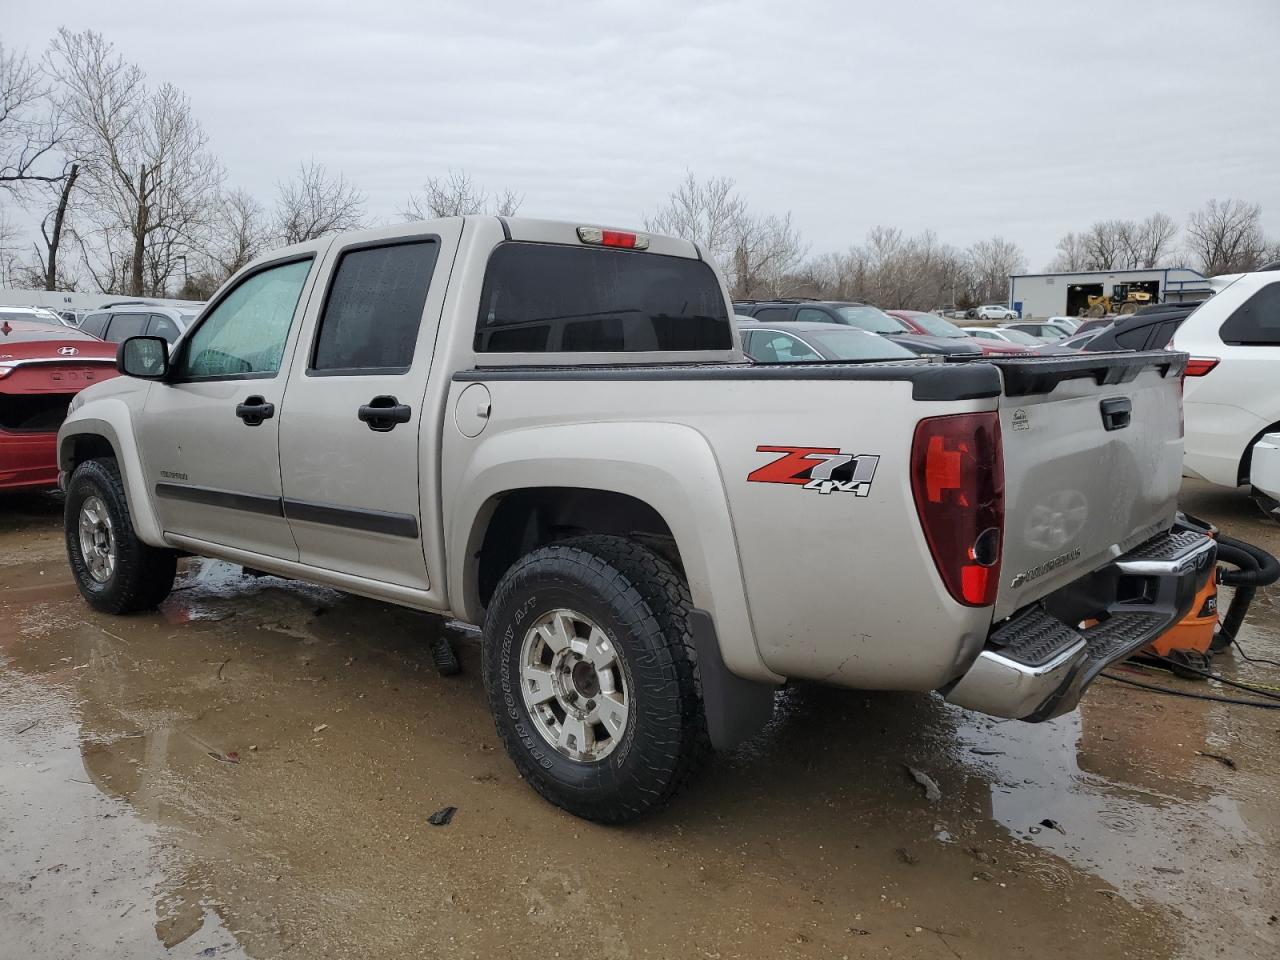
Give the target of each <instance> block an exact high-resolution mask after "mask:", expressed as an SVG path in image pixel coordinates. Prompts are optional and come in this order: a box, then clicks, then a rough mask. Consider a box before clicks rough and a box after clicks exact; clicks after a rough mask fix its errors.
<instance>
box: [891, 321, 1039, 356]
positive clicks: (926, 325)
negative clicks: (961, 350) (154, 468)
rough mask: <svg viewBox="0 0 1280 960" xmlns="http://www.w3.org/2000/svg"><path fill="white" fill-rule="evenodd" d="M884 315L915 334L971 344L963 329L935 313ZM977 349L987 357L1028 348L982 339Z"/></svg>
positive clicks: (1022, 345) (1013, 352) (1025, 351)
mask: <svg viewBox="0 0 1280 960" xmlns="http://www.w3.org/2000/svg"><path fill="white" fill-rule="evenodd" d="M885 313H887V314H889V316H891V317H896V318H897V319H899V320H901V321H902V322H903V323H905V324H906V325H907V326H908V327H910V328H911V329H912V330H913V331H914V332H915V333H923V334H927V335H928V336H931V337H942V338H944V339H952V340H956V339H959V340H966V341H969V342H973V338H972V337H970V336H969V334H967V333H966V332H965V331H964V330H963V329H961V328H960V327H957V326H956V325H955V324H954V323H952V322H951V321H950V320H946V319H944V318H942V317H940V316H938V315H937V314H936V313H925V312H924V311H922V310H886V311H885ZM978 349H980V350H981V351H982V352H983V353H984V354H986V355H988V356H992V355H996V354H1015V353H1027V352H1028V351H1029V350H1030V347H1029V346H1027V345H1025V344H1017V343H1008V342H1006V341H1003V340H992V339H982V340H980V341H978Z"/></svg>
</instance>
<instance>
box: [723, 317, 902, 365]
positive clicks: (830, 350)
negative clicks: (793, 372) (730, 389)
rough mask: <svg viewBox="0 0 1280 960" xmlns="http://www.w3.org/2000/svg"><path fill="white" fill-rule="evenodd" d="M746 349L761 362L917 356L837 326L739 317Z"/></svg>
mask: <svg viewBox="0 0 1280 960" xmlns="http://www.w3.org/2000/svg"><path fill="white" fill-rule="evenodd" d="M735 319H736V320H737V321H738V332H739V333H740V334H741V336H742V350H743V352H744V353H746V355H747V356H748V357H750V358H751V359H752V360H755V361H756V362H758V363H804V362H812V361H815V360H845V361H848V360H914V359H915V358H916V354H915V353H914V352H913V351H911V350H908V349H907V348H906V347H903V346H900V345H899V344H896V343H893V342H892V341H890V340H886V339H885V338H884V337H880V336H877V335H876V334H874V333H868V332H866V331H865V330H859V329H858V328H856V327H847V326H838V325H836V324H834V323H788V324H785V325H783V324H777V323H772V324H771V323H761V322H759V321H756V320H752V319H751V318H750V317H743V316H738V317H736V318H735Z"/></svg>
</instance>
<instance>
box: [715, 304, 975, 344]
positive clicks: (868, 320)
mask: <svg viewBox="0 0 1280 960" xmlns="http://www.w3.org/2000/svg"><path fill="white" fill-rule="evenodd" d="M733 306H734V310H735V312H736V313H738V314H740V315H742V316H748V317H751V318H752V319H754V320H761V321H764V322H766V323H774V324H777V323H832V324H839V325H841V326H846V327H857V328H858V329H860V330H865V331H866V332H868V333H875V334H879V335H880V336H882V337H885V338H886V339H888V340H891V341H893V342H894V343H896V344H899V345H900V346H904V347H906V348H907V349H908V350H911V351H913V352H915V353H918V354H949V355H953V356H980V355H981V353H982V350H981V348H979V347H978V346H977V344H974V343H966V342H964V341H962V340H957V339H954V338H950V337H934V336H928V335H925V334H919V333H915V332H914V331H913V330H912V329H911V327H910V326H908V325H907V324H905V323H903V322H902V321H901V320H899V319H898V318H897V317H891V316H889V314H887V313H885V312H884V311H883V310H881V309H880V308H879V307H873V306H871V305H870V304H866V303H854V302H851V301H847V300H737V301H734V305H733Z"/></svg>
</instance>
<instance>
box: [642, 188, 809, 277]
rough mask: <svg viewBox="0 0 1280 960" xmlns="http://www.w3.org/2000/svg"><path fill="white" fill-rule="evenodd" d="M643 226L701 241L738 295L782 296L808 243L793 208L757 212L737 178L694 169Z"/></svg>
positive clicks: (657, 231) (699, 242)
mask: <svg viewBox="0 0 1280 960" xmlns="http://www.w3.org/2000/svg"><path fill="white" fill-rule="evenodd" d="M644 224H645V229H647V230H651V231H653V232H654V233H667V234H671V235H673V236H677V237H683V238H684V239H686V240H693V241H694V242H696V243H698V244H700V245H701V246H702V248H703V249H704V250H706V251H707V254H708V255H709V256H710V257H711V258H712V259H713V260H715V261H716V262H717V263H718V264H719V265H720V267H721V269H722V270H724V271H725V273H726V275H727V277H728V281H729V286H730V289H731V291H732V293H733V295H734V296H739V297H753V296H754V297H759V296H780V295H783V294H785V293H787V292H789V287H790V286H791V285H792V284H793V283H794V282H795V281H796V280H797V278H796V277H795V271H796V268H797V267H798V266H799V264H800V261H801V260H802V259H803V257H804V255H805V249H806V248H805V246H804V244H803V242H802V241H801V239H800V235H799V232H798V231H797V230H796V228H795V225H794V224H793V223H792V221H791V214H790V213H786V214H782V215H777V214H766V215H759V214H753V213H752V212H751V211H750V210H749V209H748V207H747V203H746V201H745V200H744V199H743V198H742V197H741V196H740V195H739V194H738V192H737V189H736V187H735V186H734V182H733V180H731V179H730V178H728V177H711V178H709V179H707V180H698V179H697V177H695V176H694V175H693V173H692V172H689V173H686V174H685V178H684V180H682V181H681V182H680V185H679V186H677V187H676V189H675V190H673V191H672V192H671V194H670V196H668V198H667V201H666V203H665V204H663V205H662V207H660V208H659V209H658V210H657V211H656V212H655V213H653V214H652V215H651V216H648V217H646V218H645V220H644Z"/></svg>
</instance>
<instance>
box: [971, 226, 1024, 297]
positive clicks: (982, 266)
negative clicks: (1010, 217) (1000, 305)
mask: <svg viewBox="0 0 1280 960" xmlns="http://www.w3.org/2000/svg"><path fill="white" fill-rule="evenodd" d="M965 259H966V261H967V265H968V269H969V282H970V284H971V289H972V293H973V296H974V299H976V300H978V301H980V302H982V303H990V302H1003V301H1004V299H1005V297H1006V296H1007V294H1008V290H1009V276H1010V274H1014V273H1020V272H1021V271H1023V270H1025V269H1026V268H1027V259H1026V257H1025V256H1024V255H1023V253H1022V250H1021V248H1020V247H1019V246H1018V245H1017V244H1016V243H1013V242H1012V241H1010V240H1005V239H1004V238H1003V237H992V238H991V239H990V240H980V241H978V242H977V243H975V244H973V246H971V247H969V249H968V250H967V251H966V253H965Z"/></svg>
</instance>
